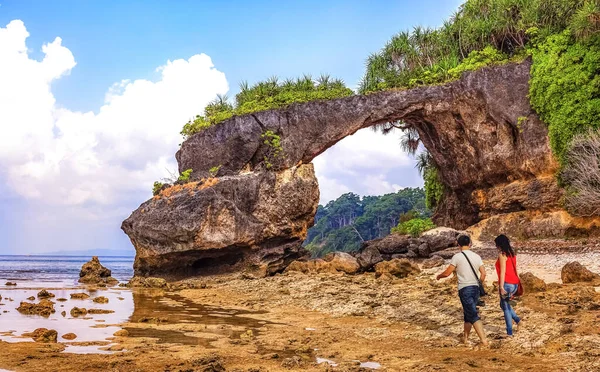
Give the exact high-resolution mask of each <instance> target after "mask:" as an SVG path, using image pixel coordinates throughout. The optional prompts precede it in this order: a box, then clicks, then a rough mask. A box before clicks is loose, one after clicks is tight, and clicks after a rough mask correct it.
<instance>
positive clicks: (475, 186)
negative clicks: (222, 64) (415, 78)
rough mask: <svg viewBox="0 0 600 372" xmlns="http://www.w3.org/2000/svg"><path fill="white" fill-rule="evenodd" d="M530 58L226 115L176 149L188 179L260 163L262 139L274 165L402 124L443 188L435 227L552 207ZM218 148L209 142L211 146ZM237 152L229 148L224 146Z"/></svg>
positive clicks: (549, 160) (556, 195) (554, 190)
mask: <svg viewBox="0 0 600 372" xmlns="http://www.w3.org/2000/svg"><path fill="white" fill-rule="evenodd" d="M529 68H530V62H529V61H526V62H523V63H520V64H507V65H504V66H497V67H491V68H484V69H481V70H478V71H474V72H469V73H466V74H464V75H463V77H462V78H461V79H460V80H458V81H455V82H452V83H449V84H446V85H439V86H428V87H419V88H414V89H409V90H402V91H386V92H380V93H375V94H370V95H366V96H360V95H357V96H352V97H347V98H342V99H336V100H330V101H318V102H309V103H305V104H297V105H292V106H290V107H288V108H286V109H282V110H272V111H264V112H258V113H255V114H252V115H245V116H241V117H233V118H231V119H230V120H227V121H225V122H223V123H220V124H218V125H216V126H214V127H211V128H209V129H207V130H205V131H203V132H201V133H198V134H196V135H194V136H192V137H191V138H190V139H189V140H187V141H185V142H184V143H183V144H182V146H181V149H180V151H179V152H178V153H177V160H178V162H179V169H180V171H183V170H186V169H193V170H194V173H195V175H196V177H202V176H204V175H206V174H207V172H208V170H209V169H210V168H211V167H215V166H221V168H220V169H219V172H220V174H238V173H239V172H240V171H242V170H244V169H247V170H256V169H264V156H263V155H264V153H265V152H266V151H267V150H268V148H267V147H266V145H265V144H264V143H263V140H262V139H261V137H260V135H261V134H262V133H264V132H265V131H267V130H271V131H273V132H275V133H277V134H278V135H279V136H280V137H281V143H282V147H283V150H284V154H285V156H284V157H283V159H282V160H281V163H280V164H278V166H279V167H281V168H282V169H285V168H289V167H291V166H295V165H297V164H301V163H304V164H306V163H309V162H311V161H312V159H314V158H315V157H316V156H318V155H319V154H321V153H322V152H324V151H325V150H327V149H328V148H329V147H331V146H333V145H334V144H335V143H336V142H338V141H339V140H341V139H343V138H344V137H346V136H348V135H351V134H353V133H355V132H356V131H357V130H359V129H361V128H365V127H369V126H372V125H375V124H378V123H383V122H389V121H397V120H401V121H402V122H404V123H405V124H406V125H408V126H411V127H413V128H415V129H416V130H417V131H418V132H419V136H420V138H421V141H422V142H423V144H424V145H425V147H426V148H427V149H428V150H429V152H430V154H431V155H432V157H433V159H434V161H435V163H436V164H437V165H438V167H439V170H440V176H441V178H442V181H443V183H444V184H445V185H446V187H447V193H446V197H445V198H444V202H443V204H442V205H441V207H440V208H439V209H438V213H437V215H436V220H437V222H438V224H439V225H444V226H452V227H455V228H466V227H468V226H470V225H472V224H474V223H477V222H478V221H480V220H482V219H485V218H488V217H490V216H492V215H496V214H500V213H511V212H517V211H522V210H540V211H551V210H556V209H559V208H560V203H559V201H560V198H561V196H562V191H561V190H560V188H558V187H557V183H556V180H555V179H554V178H553V177H552V176H553V174H554V173H555V171H556V169H557V163H556V161H555V160H554V159H553V157H552V153H551V151H550V148H549V143H548V135H547V127H546V125H545V124H544V123H542V122H541V121H540V120H539V118H538V117H537V115H536V114H535V113H534V112H533V110H532V109H531V107H530V105H529V99H528V97H527V95H528V92H529ZM215 145H216V146H215ZM231 149H236V151H231Z"/></svg>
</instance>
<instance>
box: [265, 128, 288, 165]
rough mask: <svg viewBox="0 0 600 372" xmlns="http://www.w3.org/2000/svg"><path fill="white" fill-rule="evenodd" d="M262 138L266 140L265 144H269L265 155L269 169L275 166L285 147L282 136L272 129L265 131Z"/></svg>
mask: <svg viewBox="0 0 600 372" xmlns="http://www.w3.org/2000/svg"><path fill="white" fill-rule="evenodd" d="M260 138H262V139H263V140H264V142H263V143H264V144H265V145H266V146H267V150H266V152H265V155H264V157H263V159H264V161H265V166H266V167H267V169H271V168H273V167H274V166H275V163H276V162H277V160H278V159H279V158H280V157H281V156H282V154H283V147H282V146H281V137H280V136H279V135H277V134H275V132H273V131H272V130H268V131H266V132H264V133H263V134H262V135H261V136H260Z"/></svg>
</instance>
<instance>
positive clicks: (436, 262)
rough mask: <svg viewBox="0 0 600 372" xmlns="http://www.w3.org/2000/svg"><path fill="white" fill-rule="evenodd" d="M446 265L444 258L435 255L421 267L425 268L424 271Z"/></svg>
mask: <svg viewBox="0 0 600 372" xmlns="http://www.w3.org/2000/svg"><path fill="white" fill-rule="evenodd" d="M445 263H446V260H444V259H443V258H442V257H440V256H438V255H434V256H431V258H428V259H426V260H425V261H423V264H422V265H421V266H422V267H423V269H433V268H434V267H438V266H442V265H443V264H445Z"/></svg>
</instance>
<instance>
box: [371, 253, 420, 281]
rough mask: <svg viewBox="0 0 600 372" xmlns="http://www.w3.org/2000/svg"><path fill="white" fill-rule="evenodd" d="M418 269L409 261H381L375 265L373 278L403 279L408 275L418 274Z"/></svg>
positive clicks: (403, 259) (395, 259)
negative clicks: (388, 276) (384, 276)
mask: <svg viewBox="0 0 600 372" xmlns="http://www.w3.org/2000/svg"><path fill="white" fill-rule="evenodd" d="M420 272H421V270H420V269H419V267H418V266H417V265H415V264H413V263H412V262H410V261H409V260H407V259H405V258H402V259H398V258H394V259H393V260H391V261H383V262H380V263H378V264H377V265H375V276H376V277H380V276H382V275H392V276H396V277H398V278H405V277H407V276H409V275H415V274H418V273H420Z"/></svg>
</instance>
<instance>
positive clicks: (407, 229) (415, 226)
mask: <svg viewBox="0 0 600 372" xmlns="http://www.w3.org/2000/svg"><path fill="white" fill-rule="evenodd" d="M434 228H435V224H434V223H433V221H431V219H430V218H411V219H410V220H408V221H400V223H398V226H396V227H393V228H392V233H393V234H403V235H410V236H412V237H413V238H418V237H419V236H421V234H423V233H424V232H425V231H427V230H431V229H434Z"/></svg>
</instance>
